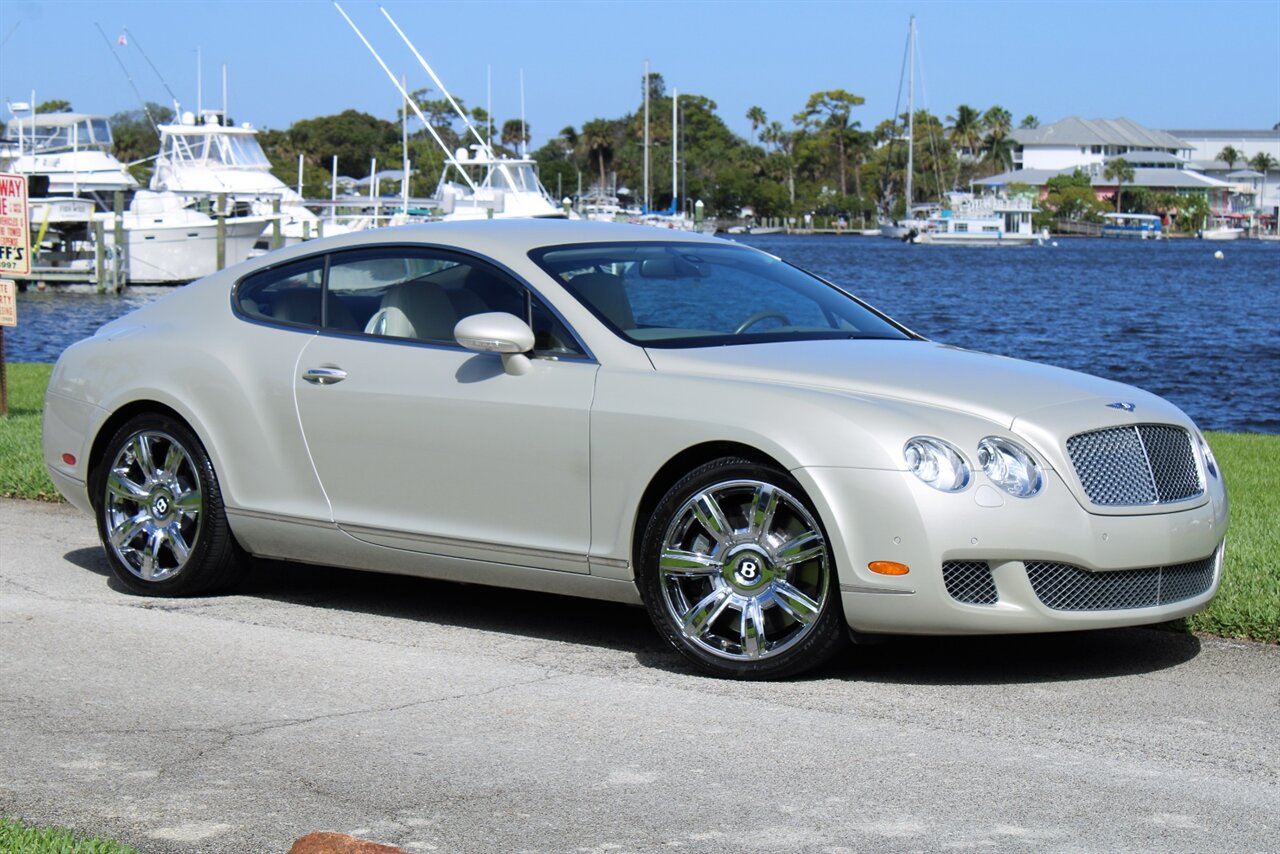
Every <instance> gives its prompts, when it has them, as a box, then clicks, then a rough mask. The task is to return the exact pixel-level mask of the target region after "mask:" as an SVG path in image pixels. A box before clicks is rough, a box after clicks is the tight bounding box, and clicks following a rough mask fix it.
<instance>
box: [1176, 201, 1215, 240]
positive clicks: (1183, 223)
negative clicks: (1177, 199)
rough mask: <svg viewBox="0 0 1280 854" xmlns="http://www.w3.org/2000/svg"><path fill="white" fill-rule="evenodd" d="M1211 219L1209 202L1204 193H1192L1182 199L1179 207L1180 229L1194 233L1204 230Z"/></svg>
mask: <svg viewBox="0 0 1280 854" xmlns="http://www.w3.org/2000/svg"><path fill="white" fill-rule="evenodd" d="M1208 219H1209V200H1208V199H1206V198H1205V196H1204V194H1203V193H1190V194H1188V195H1186V196H1183V197H1182V204H1181V205H1179V206H1178V228H1179V229H1180V230H1181V231H1186V232H1193V231H1198V230H1199V229H1201V228H1204V224H1205V223H1206V222H1207V221H1208Z"/></svg>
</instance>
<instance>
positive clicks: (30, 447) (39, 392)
mask: <svg viewBox="0 0 1280 854" xmlns="http://www.w3.org/2000/svg"><path fill="white" fill-rule="evenodd" d="M52 372H53V365H25V364H16V365H7V366H6V369H5V373H6V376H7V377H8V386H9V414H8V415H0V497H4V498H33V499H36V500H38V501H61V500H62V497H61V496H60V495H58V492H57V490H56V489H54V487H53V481H51V480H49V475H48V473H47V472H45V469H44V455H43V454H42V453H41V450H40V420H41V411H42V409H43V407H44V390H45V387H46V386H47V385H48V384H49V374H50V373H52ZM0 850H3V849H0Z"/></svg>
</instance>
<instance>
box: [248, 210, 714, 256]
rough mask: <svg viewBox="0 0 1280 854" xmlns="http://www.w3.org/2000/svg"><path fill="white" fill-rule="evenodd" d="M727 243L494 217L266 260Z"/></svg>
mask: <svg viewBox="0 0 1280 854" xmlns="http://www.w3.org/2000/svg"><path fill="white" fill-rule="evenodd" d="M672 241H678V242H682V243H684V242H689V243H723V242H724V241H721V240H718V239H716V238H714V237H708V236H706V235H702V234H697V233H693V232H688V231H677V230H675V229H667V228H655V227H653V226H648V225H629V224H625V223H611V222H592V221H589V220H565V219H505V220H502V219H494V220H478V221H471V222H466V221H464V222H428V223H418V224H413V225H401V226H394V227H390V228H375V229H369V230H366V231H359V232H354V233H351V234H343V235H337V236H334V237H329V238H324V239H321V240H313V241H308V242H307V243H304V244H301V245H297V246H294V247H290V249H286V250H283V252H273V253H270V254H269V255H267V256H263V258H264V260H265V259H267V258H271V259H273V260H287V257H301V256H303V255H309V254H312V253H314V252H320V251H330V252H331V251H334V250H336V249H345V248H357V247H362V246H376V245H382V244H391V243H426V244H434V245H441V246H451V247H457V248H459V249H465V250H470V251H473V252H478V253H481V254H484V255H489V256H492V257H497V258H501V257H503V256H504V255H506V256H509V255H510V254H511V253H513V252H514V253H518V254H521V255H523V254H526V253H528V252H529V251H530V250H533V249H538V248H541V247H544V246H560V245H565V244H577V243H614V242H619V243H622V242H672Z"/></svg>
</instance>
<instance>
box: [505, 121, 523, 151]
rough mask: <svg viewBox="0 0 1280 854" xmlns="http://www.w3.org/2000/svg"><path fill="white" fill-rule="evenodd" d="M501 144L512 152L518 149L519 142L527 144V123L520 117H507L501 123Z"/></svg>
mask: <svg viewBox="0 0 1280 854" xmlns="http://www.w3.org/2000/svg"><path fill="white" fill-rule="evenodd" d="M502 144H503V145H505V146H507V147H508V148H510V149H511V150H512V151H513V152H514V151H519V150H520V146H521V144H524V145H528V144H529V125H527V124H525V123H524V122H523V121H521V120H520V119H507V120H506V121H505V122H503V123H502Z"/></svg>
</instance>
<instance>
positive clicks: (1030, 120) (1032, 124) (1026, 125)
mask: <svg viewBox="0 0 1280 854" xmlns="http://www.w3.org/2000/svg"><path fill="white" fill-rule="evenodd" d="M1018 127H1020V128H1022V129H1023V130H1035V129H1036V128H1038V127H1040V119H1038V118H1036V117H1035V116H1033V115H1031V114H1027V115H1025V116H1023V117H1022V121H1021V122H1019V123H1018Z"/></svg>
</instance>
